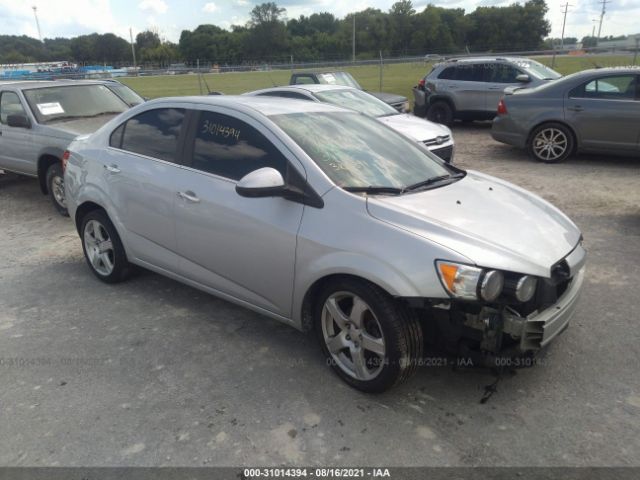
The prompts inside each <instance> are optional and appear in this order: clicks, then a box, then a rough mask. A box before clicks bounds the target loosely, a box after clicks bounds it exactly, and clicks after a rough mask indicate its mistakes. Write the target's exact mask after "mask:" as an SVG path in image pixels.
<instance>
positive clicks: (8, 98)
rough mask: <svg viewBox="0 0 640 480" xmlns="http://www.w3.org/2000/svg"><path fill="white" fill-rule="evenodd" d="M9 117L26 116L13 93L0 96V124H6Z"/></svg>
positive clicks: (3, 93)
mask: <svg viewBox="0 0 640 480" xmlns="http://www.w3.org/2000/svg"><path fill="white" fill-rule="evenodd" d="M9 115H26V113H25V111H24V107H23V106H22V102H21V101H20V98H18V95H17V94H16V93H14V92H2V93H1V94H0V123H4V124H6V123H7V117H8V116H9Z"/></svg>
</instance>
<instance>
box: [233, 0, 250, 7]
mask: <svg viewBox="0 0 640 480" xmlns="http://www.w3.org/2000/svg"><path fill="white" fill-rule="evenodd" d="M250 3H251V2H250V1H249V0H236V5H238V6H239V7H246V6H247V5H249V4H250Z"/></svg>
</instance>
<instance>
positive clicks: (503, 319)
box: [413, 243, 586, 367]
mask: <svg viewBox="0 0 640 480" xmlns="http://www.w3.org/2000/svg"><path fill="white" fill-rule="evenodd" d="M585 261H586V252H585V250H584V248H583V247H582V244H581V243H580V244H578V245H577V246H576V247H575V249H574V250H573V251H572V252H571V253H570V254H569V255H567V256H566V257H564V258H563V259H561V260H560V261H558V262H557V263H555V264H554V265H553V266H551V268H550V275H549V277H535V276H531V275H526V274H518V273H515V272H504V271H498V270H491V269H483V268H478V267H475V266H470V265H461V264H455V263H451V262H446V261H437V262H436V269H437V270H438V273H439V275H440V278H441V280H442V283H443V286H444V287H445V289H446V290H447V292H448V293H449V295H450V297H451V298H450V299H446V300H442V299H429V300H423V301H422V304H421V305H418V304H416V302H413V306H414V307H417V310H418V312H420V315H421V317H422V318H423V320H424V321H423V324H424V328H425V329H426V332H425V333H426V335H425V337H426V338H429V339H431V341H432V342H433V344H434V345H436V346H437V347H438V348H444V350H445V351H446V352H447V353H450V354H454V355H457V356H459V357H465V358H467V359H469V360H470V361H471V363H472V364H473V365H477V366H488V367H495V366H499V365H501V364H502V365H504V360H505V359H514V358H519V359H525V358H533V357H534V356H535V355H536V353H537V352H539V351H540V350H541V349H543V348H544V347H546V346H547V345H548V344H549V343H550V342H551V341H552V340H553V339H554V338H556V337H557V336H558V335H559V334H560V333H562V332H563V331H564V330H565V329H566V328H567V326H568V324H569V321H570V320H571V317H572V316H573V314H574V311H575V308H576V304H577V300H578V298H579V296H580V292H581V289H582V284H583V280H584V271H585ZM427 332H428V333H427ZM520 364H521V365H528V364H530V363H527V362H521V363H520Z"/></svg>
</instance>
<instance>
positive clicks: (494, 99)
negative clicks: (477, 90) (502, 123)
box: [485, 63, 524, 114]
mask: <svg viewBox="0 0 640 480" xmlns="http://www.w3.org/2000/svg"><path fill="white" fill-rule="evenodd" d="M522 73H524V72H522V71H520V70H518V69H517V68H516V67H514V66H513V65H509V64H507V63H488V64H486V68H485V79H486V81H487V83H486V84H485V88H486V95H485V101H486V110H487V112H490V113H493V114H495V113H496V112H497V111H498V102H499V101H500V99H501V98H502V97H503V96H504V89H505V88H507V87H514V86H522V85H523V84H522V82H519V81H518V80H516V77H517V76H518V75H520V74H522Z"/></svg>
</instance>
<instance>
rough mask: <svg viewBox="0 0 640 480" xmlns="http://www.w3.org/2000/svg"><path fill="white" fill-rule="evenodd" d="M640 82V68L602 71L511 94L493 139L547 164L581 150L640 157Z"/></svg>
mask: <svg viewBox="0 0 640 480" xmlns="http://www.w3.org/2000/svg"><path fill="white" fill-rule="evenodd" d="M639 78H640V69H639V68H601V69H593V70H585V71H582V72H579V73H576V74H573V75H569V76H567V77H564V78H562V79H560V80H557V81H555V82H553V83H549V84H546V85H542V86H539V87H538V88H533V89H522V90H507V91H506V95H505V96H504V98H503V99H501V100H500V102H499V104H498V105H497V113H498V116H497V117H496V118H495V120H494V121H493V126H492V129H491V135H492V136H493V138H494V139H496V140H498V141H499V142H503V143H507V144H509V145H515V146H517V147H520V148H526V149H527V150H528V151H529V153H530V154H531V156H532V157H533V158H535V159H536V160H540V161H542V162H547V163H555V162H560V161H562V160H564V159H566V158H567V157H568V156H569V155H571V154H572V153H575V152H577V151H578V152H579V151H584V152H587V151H590V152H601V153H607V154H611V153H617V154H621V155H633V156H639V155H640V144H639V141H640V80H639Z"/></svg>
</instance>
